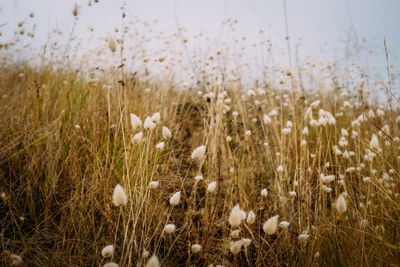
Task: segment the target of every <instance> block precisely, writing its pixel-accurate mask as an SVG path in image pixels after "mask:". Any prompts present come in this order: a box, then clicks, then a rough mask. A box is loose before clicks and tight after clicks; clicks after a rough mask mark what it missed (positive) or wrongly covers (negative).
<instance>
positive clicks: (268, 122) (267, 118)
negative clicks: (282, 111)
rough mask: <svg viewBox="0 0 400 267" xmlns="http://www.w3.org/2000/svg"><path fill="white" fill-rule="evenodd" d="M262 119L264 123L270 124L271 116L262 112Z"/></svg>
mask: <svg viewBox="0 0 400 267" xmlns="http://www.w3.org/2000/svg"><path fill="white" fill-rule="evenodd" d="M263 120H264V123H265V124H270V123H271V122H272V120H271V117H270V116H268V115H267V114H264V118H263Z"/></svg>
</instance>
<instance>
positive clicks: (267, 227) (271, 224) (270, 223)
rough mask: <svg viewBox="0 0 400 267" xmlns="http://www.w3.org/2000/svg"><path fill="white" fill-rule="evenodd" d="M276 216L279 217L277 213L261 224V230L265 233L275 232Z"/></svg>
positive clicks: (276, 227) (271, 233) (276, 225)
mask: <svg viewBox="0 0 400 267" xmlns="http://www.w3.org/2000/svg"><path fill="white" fill-rule="evenodd" d="M278 218H279V215H275V216H273V217H271V218H269V219H268V220H267V221H266V222H265V223H264V224H263V230H264V232H265V233H266V234H267V235H273V234H275V233H276V230H277V229H278Z"/></svg>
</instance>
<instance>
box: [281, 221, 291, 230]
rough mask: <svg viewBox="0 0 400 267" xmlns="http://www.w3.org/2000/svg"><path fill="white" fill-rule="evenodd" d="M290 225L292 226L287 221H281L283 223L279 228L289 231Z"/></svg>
mask: <svg viewBox="0 0 400 267" xmlns="http://www.w3.org/2000/svg"><path fill="white" fill-rule="evenodd" d="M289 225H290V223H289V222H287V221H281V222H280V223H279V227H280V228H283V229H287V228H288V227H289Z"/></svg>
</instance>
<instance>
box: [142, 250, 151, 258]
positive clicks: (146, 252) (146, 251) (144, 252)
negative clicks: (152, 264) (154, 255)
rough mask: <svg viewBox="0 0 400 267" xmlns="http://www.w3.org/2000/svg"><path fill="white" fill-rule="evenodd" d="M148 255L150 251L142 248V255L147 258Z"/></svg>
mask: <svg viewBox="0 0 400 267" xmlns="http://www.w3.org/2000/svg"><path fill="white" fill-rule="evenodd" d="M148 256H150V252H149V251H148V250H146V249H144V250H143V253H142V257H143V258H147V257H148Z"/></svg>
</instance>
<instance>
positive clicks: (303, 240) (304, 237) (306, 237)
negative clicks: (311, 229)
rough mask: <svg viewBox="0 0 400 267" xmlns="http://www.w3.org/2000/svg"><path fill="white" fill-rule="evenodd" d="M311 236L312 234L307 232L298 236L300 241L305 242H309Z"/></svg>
mask: <svg viewBox="0 0 400 267" xmlns="http://www.w3.org/2000/svg"><path fill="white" fill-rule="evenodd" d="M309 237H310V235H309V234H308V233H307V232H304V233H302V234H300V235H299V236H298V239H299V241H300V242H302V243H305V242H307V240H308V238H309Z"/></svg>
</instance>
